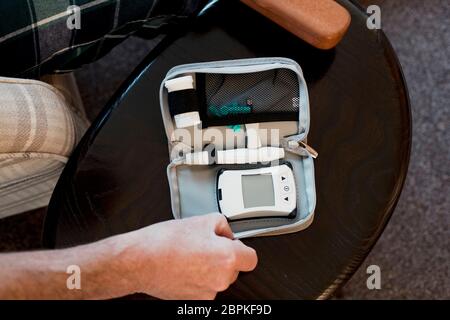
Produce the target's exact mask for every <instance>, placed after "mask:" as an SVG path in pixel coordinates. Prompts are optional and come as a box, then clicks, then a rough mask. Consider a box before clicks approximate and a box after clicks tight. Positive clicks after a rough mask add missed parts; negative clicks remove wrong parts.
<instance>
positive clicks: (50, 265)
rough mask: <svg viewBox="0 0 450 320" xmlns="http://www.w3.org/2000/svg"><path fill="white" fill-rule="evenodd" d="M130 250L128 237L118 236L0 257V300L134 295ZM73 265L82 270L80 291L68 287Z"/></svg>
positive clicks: (103, 297)
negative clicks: (77, 244) (73, 245)
mask: <svg viewBox="0 0 450 320" xmlns="http://www.w3.org/2000/svg"><path fill="white" fill-rule="evenodd" d="M130 251H131V250H130V247H129V246H128V243H127V238H123V237H120V236H117V237H112V238H109V239H106V240H102V241H99V242H96V243H93V244H89V245H84V246H79V247H75V248H69V249H62V250H52V251H35V252H26V253H5V254H0V271H1V272H0V298H2V299H70V298H73V299H105V298H113V297H119V296H123V295H126V294H129V293H133V292H135V290H136V284H135V283H134V280H133V279H134V277H133V271H132V270H133V269H135V268H136V266H135V265H133V259H129V258H130V257H131V258H132V257H133V254H132V253H131V254H130ZM125 256H126V257H125ZM73 265H75V266H77V267H79V268H80V271H81V272H80V276H81V277H80V279H81V281H80V285H81V288H80V289H76V288H75V289H74V288H72V289H69V288H70V286H69V287H68V285H67V280H68V278H69V277H70V276H71V274H70V273H67V268H68V267H69V266H73ZM134 271H136V270H134Z"/></svg>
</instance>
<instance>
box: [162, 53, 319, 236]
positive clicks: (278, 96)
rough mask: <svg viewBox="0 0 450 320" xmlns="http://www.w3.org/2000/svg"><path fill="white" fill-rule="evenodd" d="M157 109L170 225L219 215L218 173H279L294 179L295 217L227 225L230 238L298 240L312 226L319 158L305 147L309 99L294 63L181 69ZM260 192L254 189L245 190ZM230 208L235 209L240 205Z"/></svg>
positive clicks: (166, 83)
mask: <svg viewBox="0 0 450 320" xmlns="http://www.w3.org/2000/svg"><path fill="white" fill-rule="evenodd" d="M160 102H161V113H162V117H163V121H164V126H165V130H166V134H167V138H168V141H169V153H170V159H171V162H170V164H169V165H168V168H167V176H168V180H169V185H170V193H171V194H170V196H171V204H172V212H173V216H174V217H175V218H176V219H181V218H185V217H190V216H194V215H203V214H208V213H211V212H221V205H220V204H219V202H220V201H221V200H222V194H221V193H222V190H221V189H220V188H219V187H218V184H219V181H218V180H219V177H220V176H221V174H222V173H223V172H224V171H227V170H260V171H261V169H263V170H262V171H264V170H266V171H267V169H264V168H275V167H277V166H283V167H284V168H286V167H289V168H290V169H291V170H292V173H293V180H294V181H291V182H292V183H293V186H292V187H294V188H291V190H295V191H294V192H293V193H291V194H289V196H292V197H294V200H295V201H294V202H295V208H294V210H293V211H292V212H290V213H289V214H286V215H283V216H279V215H270V214H267V213H265V214H263V215H262V216H258V213H254V215H253V216H250V217H248V216H245V217H243V218H233V219H229V221H230V226H231V228H232V230H233V232H234V234H235V237H236V238H245V237H253V236H269V235H278V234H284V233H291V232H297V231H300V230H303V229H305V228H307V227H308V226H309V225H310V224H311V222H312V220H313V216H314V208H315V204H316V191H315V181H314V163H313V158H315V157H316V156H317V153H316V152H315V151H314V149H312V148H311V147H309V146H308V145H307V144H306V137H307V134H308V131H309V123H310V119H309V115H310V113H309V100H308V91H307V87H306V83H305V80H304V78H303V74H302V70H301V68H300V66H299V65H298V64H297V63H296V62H295V61H293V60H291V59H287V58H254V59H239V60H229V61H215V62H206V63H194V64H186V65H180V66H177V67H174V68H172V69H171V70H170V71H169V72H168V73H167V75H166V77H165V79H164V80H163V82H162V84H161V89H160ZM262 171H261V172H262ZM249 172H258V171H249ZM282 179H284V178H282ZM242 181H243V183H244V180H242ZM274 183H275V182H274ZM274 186H275V187H277V185H274ZM259 187H260V183H258V182H257V183H256V184H255V183H253V184H252V185H251V187H250V188H259ZM239 188H240V186H239ZM239 188H238V189H239ZM242 188H244V184H243V185H242ZM285 188H286V187H285ZM286 189H287V188H286ZM242 190H244V189H242ZM254 198H255V199H258V198H260V199H266V198H267V197H266V196H263V195H261V196H260V197H258V195H256V197H254ZM287 198H288V197H287V196H283V199H287ZM236 201H237V202H236V203H234V205H239V201H241V202H242V199H236ZM261 201H262V200H261ZM277 201H278V200H277ZM289 201H291V200H289ZM222 209H223V208H222Z"/></svg>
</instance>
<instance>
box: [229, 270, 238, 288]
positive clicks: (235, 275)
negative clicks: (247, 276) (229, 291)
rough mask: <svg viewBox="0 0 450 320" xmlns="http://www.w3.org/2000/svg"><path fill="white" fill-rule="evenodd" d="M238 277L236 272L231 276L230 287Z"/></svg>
mask: <svg viewBox="0 0 450 320" xmlns="http://www.w3.org/2000/svg"><path fill="white" fill-rule="evenodd" d="M238 276H239V271H236V272H235V273H234V274H233V275H232V276H231V279H230V285H231V284H233V283H234V282H235V281H236V280H237V278H238Z"/></svg>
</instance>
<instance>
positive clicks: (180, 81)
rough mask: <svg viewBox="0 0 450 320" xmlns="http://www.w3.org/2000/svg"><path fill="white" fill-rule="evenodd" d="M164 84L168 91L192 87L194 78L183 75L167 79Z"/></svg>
mask: <svg viewBox="0 0 450 320" xmlns="http://www.w3.org/2000/svg"><path fill="white" fill-rule="evenodd" d="M164 86H165V87H166V88H167V91H169V92H173V91H180V90H187V89H194V78H193V77H192V76H184V77H179V78H175V79H171V80H167V81H166V82H165V83H164Z"/></svg>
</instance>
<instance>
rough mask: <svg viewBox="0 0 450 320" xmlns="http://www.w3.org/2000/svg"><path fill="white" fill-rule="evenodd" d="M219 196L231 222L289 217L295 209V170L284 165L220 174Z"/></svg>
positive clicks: (224, 171) (228, 171) (225, 213)
mask: <svg viewBox="0 0 450 320" xmlns="http://www.w3.org/2000/svg"><path fill="white" fill-rule="evenodd" d="M217 197H218V202H219V208H220V211H221V213H222V214H224V215H225V216H226V217H227V218H228V219H230V220H235V219H244V218H255V217H282V216H289V215H290V214H291V213H292V212H293V211H294V210H295V209H296V206H297V204H296V198H297V196H296V189H295V181H294V175H293V172H292V169H291V168H290V167H289V166H288V165H286V164H282V165H279V166H273V167H263V168H258V169H248V170H223V171H221V172H220V173H219V176H218V183H217Z"/></svg>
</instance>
